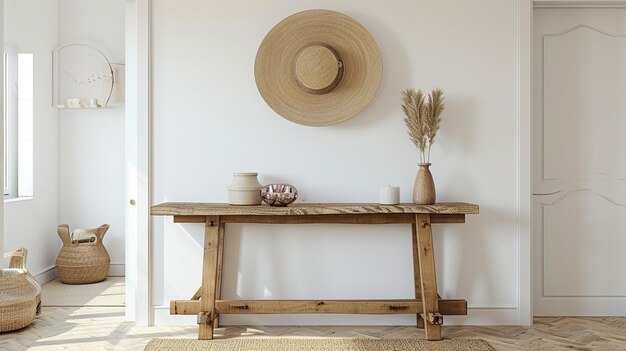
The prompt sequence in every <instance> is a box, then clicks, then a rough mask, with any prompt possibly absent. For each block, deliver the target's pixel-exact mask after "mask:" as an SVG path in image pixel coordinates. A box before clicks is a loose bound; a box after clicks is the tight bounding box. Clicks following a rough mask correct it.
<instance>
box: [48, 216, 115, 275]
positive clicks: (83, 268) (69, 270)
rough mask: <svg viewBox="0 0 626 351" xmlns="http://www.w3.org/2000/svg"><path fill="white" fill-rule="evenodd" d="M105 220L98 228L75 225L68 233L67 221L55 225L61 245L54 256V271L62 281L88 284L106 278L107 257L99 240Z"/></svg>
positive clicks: (106, 225)
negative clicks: (55, 260)
mask: <svg viewBox="0 0 626 351" xmlns="http://www.w3.org/2000/svg"><path fill="white" fill-rule="evenodd" d="M107 230H109V225H108V224H103V225H101V226H100V227H98V228H92V229H76V230H74V231H73V232H72V233H71V234H70V228H69V226H68V225H67V224H61V225H59V227H58V228H57V232H58V233H59V237H61V240H62V241H63V248H61V252H59V256H58V257H57V263H56V264H57V271H58V272H59V277H60V278H61V281H62V282H63V283H65V284H89V283H97V282H100V281H103V280H105V279H106V277H107V275H108V273H109V265H110V264H111V259H110V258H109V253H108V252H107V250H106V249H105V248H104V245H103V244H102V239H103V238H104V234H105V233H106V232H107Z"/></svg>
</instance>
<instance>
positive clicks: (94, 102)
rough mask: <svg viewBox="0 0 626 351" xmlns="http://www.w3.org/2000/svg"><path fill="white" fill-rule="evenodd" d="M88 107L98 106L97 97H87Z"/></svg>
mask: <svg viewBox="0 0 626 351" xmlns="http://www.w3.org/2000/svg"><path fill="white" fill-rule="evenodd" d="M89 107H98V99H97V98H91V99H89Z"/></svg>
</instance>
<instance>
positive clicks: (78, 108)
mask: <svg viewBox="0 0 626 351" xmlns="http://www.w3.org/2000/svg"><path fill="white" fill-rule="evenodd" d="M55 108H57V109H59V110H107V109H113V108H115V106H111V105H107V106H99V107H90V106H84V107H66V106H63V105H61V106H55Z"/></svg>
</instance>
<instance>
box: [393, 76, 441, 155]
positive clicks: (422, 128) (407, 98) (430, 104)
mask: <svg viewBox="0 0 626 351" xmlns="http://www.w3.org/2000/svg"><path fill="white" fill-rule="evenodd" d="M443 99H444V98H443V91H442V90H441V89H435V90H433V91H432V92H431V93H430V94H428V97H426V96H425V95H424V93H422V91H421V90H418V91H415V90H414V89H411V88H409V89H406V90H404V91H403V92H402V111H403V112H404V123H405V124H406V126H407V128H408V129H409V137H410V138H411V141H413V143H414V144H415V146H417V149H418V150H419V152H420V162H421V163H428V162H430V148H431V146H432V145H433V143H434V141H435V136H436V135H437V131H438V130H439V125H440V124H441V113H442V112H443V110H444V108H445V104H444V103H443ZM426 100H428V101H426Z"/></svg>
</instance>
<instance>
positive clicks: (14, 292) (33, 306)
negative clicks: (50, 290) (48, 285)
mask: <svg viewBox="0 0 626 351" xmlns="http://www.w3.org/2000/svg"><path fill="white" fill-rule="evenodd" d="M26 256H27V250H26V249H24V248H21V249H19V250H17V251H15V252H11V253H8V254H5V257H11V261H10V263H9V268H8V269H2V270H1V271H0V332H7V331H11V330H17V329H22V328H24V327H26V326H28V325H29V324H31V323H32V322H33V320H34V319H35V317H36V316H37V315H39V313H40V311H41V287H40V286H39V284H38V283H37V282H36V281H35V279H34V278H33V276H32V275H30V273H28V271H27V270H26Z"/></svg>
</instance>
